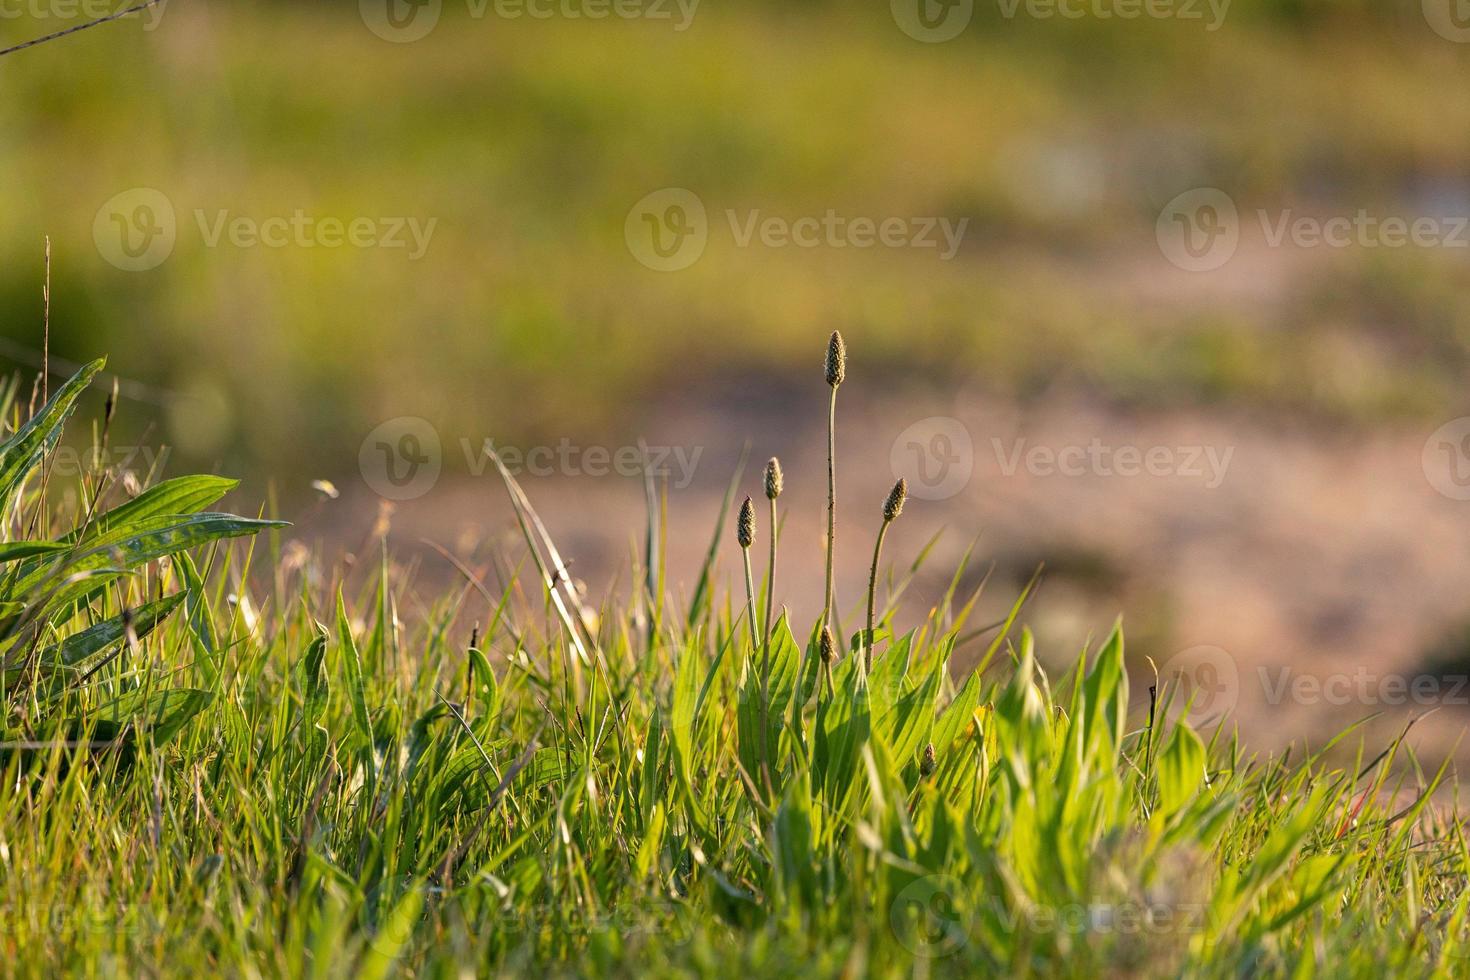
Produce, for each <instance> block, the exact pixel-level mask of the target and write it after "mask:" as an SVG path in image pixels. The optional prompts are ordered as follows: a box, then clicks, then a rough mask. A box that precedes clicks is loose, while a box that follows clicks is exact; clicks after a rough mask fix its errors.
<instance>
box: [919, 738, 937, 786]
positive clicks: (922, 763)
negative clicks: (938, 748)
mask: <svg viewBox="0 0 1470 980" xmlns="http://www.w3.org/2000/svg"><path fill="white" fill-rule="evenodd" d="M938 765H939V760H938V759H937V758H936V757H935V755H934V743H933V742H930V743H929V744H928V745H926V746H924V756H923V758H921V759H920V760H919V775H920V776H923V777H924V778H926V779H927V778H928V777H929V776H930V775H931V774H933V772H934V770H935V769H936V768H937V767H938Z"/></svg>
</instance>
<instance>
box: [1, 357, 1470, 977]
mask: <svg viewBox="0 0 1470 980" xmlns="http://www.w3.org/2000/svg"><path fill="white" fill-rule="evenodd" d="M96 367H97V365H93V366H91V367H89V368H87V369H86V370H85V371H84V372H83V373H82V374H81V375H79V376H78V378H77V379H75V380H74V381H73V382H71V383H69V384H68V385H67V386H66V387H64V388H63V389H61V390H60V391H58V392H57V393H56V395H55V398H54V399H53V400H52V402H51V403H50V405H49V406H48V407H47V408H46V409H44V410H42V411H40V412H38V413H37V414H36V417H35V419H36V420H35V421H34V422H33V423H27V424H26V425H23V426H18V427H17V426H14V425H13V426H12V428H14V429H16V431H14V432H13V433H12V434H11V435H10V437H9V440H8V441H7V442H5V443H4V444H3V446H0V505H3V508H4V514H5V518H6V532H7V533H6V541H7V542H9V543H7V544H4V545H0V590H3V592H0V616H3V620H0V625H3V636H4V643H5V647H4V651H5V652H4V653H3V654H0V679H3V688H0V705H3V708H4V712H3V715H0V777H3V781H0V909H3V910H4V916H3V918H0V955H3V956H4V963H5V966H4V968H3V969H4V972H7V973H9V972H11V971H14V972H16V973H19V974H22V975H35V976H54V975H58V974H59V973H60V972H61V971H62V970H75V971H81V972H85V973H90V974H111V973H122V974H135V975H158V974H163V973H170V974H174V973H178V974H190V973H192V974H195V975H213V974H215V973H220V972H222V973H223V974H225V975H245V976H276V975H312V976H344V977H345V976H365V977H375V976H382V975H386V974H391V973H394V972H400V971H402V972H410V971H411V972H413V973H417V974H423V975H431V976H458V975H463V973H462V971H478V972H487V973H505V974H514V975H524V974H526V973H527V972H535V973H551V974H572V973H577V974H612V975H620V974H621V975H627V974H634V973H637V974H639V975H642V974H643V973H645V972H652V973H654V974H656V975H674V974H679V975H686V974H710V975H746V976H765V975H787V974H796V973H800V974H803V975H836V974H839V973H846V974H847V975H861V974H863V973H864V972H867V971H871V972H872V973H873V974H874V975H882V976H897V975H910V974H917V975H928V974H950V973H957V974H958V973H967V974H970V975H974V974H975V973H977V972H979V973H981V974H986V973H1002V972H1004V973H1007V974H1016V975H1032V974H1035V975H1095V974H1099V973H1101V974H1110V975H1124V974H1127V973H1129V972H1132V971H1141V970H1146V971H1148V972H1150V973H1154V974H1160V975H1161V974H1165V973H1167V974H1184V975H1190V976H1216V975H1219V976H1225V975H1230V976H1236V975H1241V974H1244V973H1251V974H1254V973H1258V972H1264V973H1269V974H1292V975H1297V976H1313V975H1317V974H1321V975H1324V976H1341V975H1359V976H1375V977H1377V976H1384V975H1403V976H1414V977H1420V976H1425V975H1429V974H1431V973H1434V974H1437V975H1441V976H1454V975H1462V974H1463V970H1464V968H1465V957H1466V956H1467V955H1470V932H1467V928H1466V921H1465V920H1466V912H1467V902H1470V890H1467V887H1466V886H1467V877H1470V851H1467V848H1466V846H1465V839H1464V834H1463V828H1462V825H1461V821H1460V818H1459V817H1458V815H1457V814H1456V812H1455V810H1454V809H1453V800H1452V797H1453V788H1452V786H1450V785H1449V784H1448V781H1447V779H1446V775H1445V772H1444V771H1443V770H1441V771H1440V772H1437V773H1426V772H1424V771H1422V770H1421V769H1420V768H1419V766H1418V764H1417V761H1416V760H1415V759H1414V758H1413V757H1412V755H1411V754H1410V753H1409V752H1408V751H1407V750H1406V749H1404V748H1403V747H1402V746H1401V744H1399V743H1395V744H1394V745H1392V746H1389V747H1388V748H1387V750H1386V751H1385V752H1384V753H1383V754H1381V755H1378V756H1376V757H1373V758H1364V757H1362V755H1361V754H1360V756H1359V757H1358V758H1357V759H1356V760H1354V762H1353V765H1352V766H1351V768H1349V769H1346V770H1344V769H1341V768H1336V767H1334V766H1333V765H1332V764H1330V763H1329V762H1327V761H1326V760H1325V757H1324V756H1323V755H1320V754H1319V755H1313V756H1310V757H1306V758H1300V759H1296V760H1291V761H1288V760H1287V759H1269V760H1261V759H1256V758H1254V757H1251V756H1249V755H1248V754H1246V753H1245V751H1244V750H1243V749H1242V747H1241V746H1240V745H1239V744H1238V743H1237V742H1236V741H1234V740H1233V739H1231V738H1229V737H1227V736H1225V735H1223V734H1221V733H1218V732H1217V733H1214V734H1213V735H1207V736H1205V737H1203V738H1202V736H1201V735H1200V734H1197V733H1195V732H1194V731H1192V730H1191V729H1190V728H1188V727H1187V726H1185V725H1183V724H1177V723H1172V722H1169V721H1168V720H1167V719H1168V718H1170V717H1171V716H1174V715H1178V714H1179V712H1177V711H1174V710H1171V708H1174V707H1178V705H1177V704H1175V703H1173V699H1174V697H1175V693H1176V692H1174V691H1172V690H1170V689H1168V688H1165V689H1164V690H1162V691H1161V692H1159V697H1158V699H1157V701H1155V699H1153V698H1151V697H1149V695H1148V692H1146V691H1139V690H1137V689H1136V688H1135V689H1132V690H1130V683H1129V674H1128V669H1127V661H1126V659H1125V656H1124V647H1123V636H1122V633H1121V630H1115V631H1114V632H1112V633H1111V635H1109V636H1108V637H1107V639H1106V640H1105V641H1104V642H1103V643H1101V645H1100V646H1099V648H1098V649H1096V650H1095V651H1092V652H1091V654H1090V655H1087V654H1084V655H1083V656H1079V657H1078V659H1077V661H1076V665H1075V667H1074V668H1073V669H1072V670H1071V671H1069V672H1067V673H1066V674H1065V676H1061V677H1057V678H1054V679H1051V678H1047V677H1046V676H1045V675H1044V674H1043V673H1042V671H1041V670H1040V669H1039V668H1038V667H1037V664H1036V657H1035V651H1034V650H1033V643H1032V639H1031V636H1030V634H1029V633H1028V632H1027V631H1026V630H1025V629H1024V628H1020V627H1018V625H1017V624H1018V622H1019V619H1020V616H1021V614H1022V613H1023V610H1024V598H1025V596H1024V594H1023V596H1022V597H1021V598H1020V599H1018V600H1017V602H1016V603H1015V606H1014V609H1013V612H1012V616H1011V618H1010V619H1009V620H1008V621H1007V622H1006V623H1005V624H1004V625H1002V626H999V627H997V628H995V629H993V630H990V631H978V630H975V629H974V628H973V627H972V626H969V625H967V622H966V619H967V615H968V612H969V610H970V609H971V602H970V601H969V600H968V598H967V597H964V596H958V595H956V594H954V592H953V590H951V592H950V594H948V595H946V596H945V598H944V599H943V601H941V602H940V603H938V604H936V606H935V607H934V608H933V609H932V610H930V611H929V613H928V615H927V617H926V619H925V622H924V623H923V625H922V626H921V627H920V628H918V629H917V630H915V631H914V632H911V633H908V634H906V635H903V636H896V637H895V636H892V635H890V632H889V626H888V625H887V624H889V623H891V621H892V605H893V603H892V601H890V602H888V603H886V604H880V605H879V609H880V610H882V612H881V613H880V615H879V619H878V627H877V629H876V631H875V632H876V635H875V645H876V653H877V657H876V661H875V664H874V667H873V670H872V672H871V674H866V673H865V672H864V671H863V669H862V668H861V663H862V657H861V656H860V655H854V654H855V652H856V650H857V646H858V641H859V639H860V637H853V638H852V641H851V643H850V644H848V645H847V649H846V651H844V653H845V655H844V656H842V657H841V658H840V659H839V660H838V661H837V662H836V664H835V665H834V667H833V669H832V671H831V673H830V677H829V678H826V679H823V678H821V677H820V675H819V671H818V658H817V657H816V655H815V652H814V637H815V632H816V631H815V624H797V625H795V626H793V625H792V624H790V623H788V622H787V621H786V620H785V619H784V617H781V618H779V621H778V622H777V623H776V624H774V628H773V640H772V643H771V649H770V663H771V670H770V674H769V697H770V702H769V705H768V707H769V711H767V712H762V710H761V707H762V695H761V691H762V687H763V685H762V683H761V678H760V677H758V676H757V672H758V669H759V668H758V667H757V665H758V664H759V663H761V661H762V657H761V651H759V650H757V649H756V644H755V643H754V642H753V641H752V640H751V639H750V631H749V630H748V628H747V627H748V624H747V623H745V622H743V621H742V617H743V616H744V615H745V609H746V602H745V601H744V600H743V598H738V597H737V596H738V593H737V594H736V595H732V594H731V593H729V592H727V591H725V590H724V587H723V586H722V585H721V583H722V582H723V577H722V575H721V573H720V572H719V570H718V565H719V562H717V561H716V560H715V556H717V555H719V556H723V557H724V559H725V561H726V562H727V563H728V562H730V561H731V560H732V559H733V558H734V556H735V549H736V543H735V531H734V527H733V515H730V514H727V515H726V517H725V518H722V525H724V526H722V527H720V528H718V529H717V530H716V532H715V535H714V539H713V542H712V547H711V564H710V565H709V566H707V567H706V569H705V570H704V574H702V575H701V578H700V581H699V583H698V586H697V587H696V589H695V590H694V598H693V599H692V600H690V601H687V602H676V601H675V600H674V599H673V598H672V597H670V596H668V595H666V594H665V592H666V590H665V588H664V586H663V584H662V583H663V581H664V577H663V571H662V563H661V560H660V559H659V557H658V547H657V545H656V542H657V541H658V540H659V538H660V536H661V534H662V532H658V533H651V534H650V535H649V541H650V542H654V544H653V545H652V546H651V547H650V548H649V552H648V554H647V555H646V556H645V559H644V562H645V565H646V567H643V568H639V569H635V570H634V575H633V580H634V581H641V582H647V583H651V584H652V586H653V587H652V588H650V589H648V590H645V592H644V594H642V595H641V596H638V597H636V598H635V599H634V600H633V601H632V602H631V603H629V604H623V603H620V602H617V601H614V600H609V601H608V602H607V603H606V604H604V606H603V607H602V608H601V609H597V610H592V609H585V608H583V607H582V602H583V600H582V598H581V597H580V596H579V595H578V594H577V593H576V592H575V591H574V590H572V588H571V587H570V586H568V585H565V584H563V582H562V581H561V580H560V579H558V580H557V584H556V585H555V586H554V587H553V586H549V585H548V584H546V583H549V582H550V581H551V579H550V578H548V577H547V576H546V574H545V573H546V571H547V570H554V569H555V568H556V567H557V566H558V565H559V563H560V558H559V557H557V555H556V553H555V551H554V547H553V546H552V544H551V540H550V538H549V536H547V535H546V534H545V532H544V530H543V529H542V528H541V527H540V523H539V520H538V519H537V518H536V515H535V511H534V509H533V508H532V506H531V503H530V502H529V501H528V500H527V499H526V498H525V497H524V495H523V494H521V493H520V491H519V488H518V487H517V486H516V484H515V482H514V480H513V479H512V478H509V477H507V480H506V482H507V489H508V490H509V491H510V495H511V498H512V501H513V502H514V505H515V510H516V513H517V514H518V515H519V517H520V519H521V522H522V527H523V529H524V530H525V531H526V540H527V545H528V553H527V556H526V558H524V559H522V560H521V564H520V565H519V566H518V570H506V571H505V572H504V575H505V580H504V582H503V585H502V587H498V588H495V589H493V590H492V589H490V588H489V587H488V586H485V585H484V583H479V584H478V585H476V584H472V583H470V584H467V585H466V587H465V588H464V589H463V590H460V591H457V592H454V593H450V594H445V595H442V596H438V597H436V598H434V599H432V600H430V601H424V600H422V598H421V597H418V596H416V595H415V594H414V592H413V590H412V588H411V583H407V582H405V581H404V579H403V577H402V575H401V572H400V570H399V569H397V567H396V566H395V565H394V564H393V563H392V561H391V556H389V555H387V554H386V553H384V554H383V556H382V559H381V561H379V560H370V561H366V562H359V563H358V564H357V565H356V566H337V567H335V568H334V567H331V566H328V567H322V566H321V565H320V563H319V562H318V561H317V560H316V559H315V558H313V557H310V556H306V555H304V554H303V553H301V552H300V551H299V550H293V549H290V548H286V549H284V550H282V549H280V548H279V545H280V542H279V541H278V540H277V536H278V535H281V534H282V533H284V532H282V530H281V528H280V526H279V525H278V524H275V523H272V522H257V521H251V520H247V519H243V518H235V517H229V516H227V515H217V514H214V515H211V514H200V513H199V511H200V510H201V509H202V508H204V507H206V506H209V505H210V504H211V503H212V502H213V501H214V500H215V499H217V498H218V497H219V496H220V495H221V494H222V493H223V492H224V491H225V490H227V489H229V486H230V484H229V481H224V480H220V479H217V478H211V477H196V478H189V477H184V478H177V479H174V480H170V481H165V482H162V483H159V484H156V485H155V486H153V487H151V488H149V489H147V490H143V491H142V492H141V493H139V494H138V495H136V496H132V497H131V499H129V497H130V494H129V493H128V492H126V491H124V490H122V489H120V488H117V487H115V486H114V485H113V484H112V482H111V481H110V480H109V479H108V475H107V474H106V473H98V474H97V475H96V477H95V478H88V479H84V480H83V481H82V482H81V485H80V486H79V487H72V488H71V490H72V491H73V495H72V500H73V503H72V504H71V505H70V507H68V506H67V505H65V504H57V505H50V506H48V505H47V504H46V500H47V499H48V497H47V495H46V494H47V493H49V494H51V495H52V496H60V494H58V493H57V491H58V489H59V488H58V487H55V486H51V487H50V488H49V490H47V489H46V488H45V486H44V485H45V484H46V483H47V482H48V479H47V477H46V464H45V459H46V455H47V452H48V451H49V449H50V448H51V447H54V446H55V444H56V439H57V438H58V436H59V431H60V425H61V423H62V422H63V421H64V420H65V417H66V416H67V414H68V413H69V411H70V409H71V408H72V406H73V405H74V403H75V399H76V397H77V395H78V394H79V393H80V391H81V389H82V388H83V387H84V386H85V384H86V382H87V380H88V378H89V377H90V374H91V373H92V372H94V371H95V370H96ZM17 390H18V389H17V388H16V387H15V386H12V387H11V388H10V389H9V397H10V402H9V403H10V404H11V406H12V407H11V409H10V410H9V411H7V412H6V416H7V417H9V418H11V419H12V420H15V421H17V422H18V421H19V419H21V418H23V417H24V416H25V413H24V412H23V411H22V409H21V407H20V402H19V400H17V399H16V398H15V395H16V392H17ZM94 431H96V432H97V433H98V435H97V438H98V439H99V440H101V441H103V442H105V440H106V432H107V423H106V422H105V421H102V422H99V423H98V425H97V428H96V430H94ZM732 489H733V487H732ZM869 503H870V504H872V506H868V507H859V508H849V512H851V510H852V509H858V510H864V511H867V512H871V513H873V514H874V516H875V517H876V516H877V515H878V514H879V511H880V508H879V507H878V503H879V502H869ZM652 511H653V512H654V513H657V511H658V508H657V506H654V507H653V508H652ZM844 527H846V528H847V530H846V531H845V532H844V533H845V534H846V535H847V539H848V540H852V539H853V538H854V536H859V537H860V536H864V535H867V534H869V533H871V532H872V531H875V530H876V527H873V528H861V527H857V526H854V525H852V524H851V523H844ZM902 527H903V525H902V522H901V519H900V520H899V521H898V522H895V524H894V526H893V528H892V529H891V533H893V534H901V533H902ZM261 531H264V532H266V533H267V535H268V537H264V538H257V539H256V541H255V543H254V544H251V543H249V542H239V541H237V542H234V543H230V542H229V541H228V540H227V539H228V538H231V537H236V536H239V535H247V534H252V533H256V532H261ZM756 533H757V535H758V534H759V533H761V529H760V528H757V531H756ZM266 541H268V542H269V558H266V557H264V556H263V555H262V554H261V552H262V550H263V549H261V548H260V547H259V545H260V544H262V543H264V542H266ZM783 545H784V546H785V547H787V548H791V547H802V546H806V545H807V543H806V542H800V541H796V542H793V541H789V540H788V541H784V542H783ZM759 550H760V549H759V548H757V549H756V552H757V553H759ZM252 556H253V557H252ZM501 567H502V568H503V569H509V566H505V565H502V566H501ZM957 578H958V577H957ZM476 581H478V580H476ZM901 586H902V582H899V583H897V584H895V585H894V586H893V587H892V588H891V589H890V590H889V592H890V593H891V595H890V598H892V596H893V595H896V594H898V593H901V592H902V588H901ZM227 593H228V594H227ZM252 596H254V598H252ZM839 598H841V599H842V600H843V601H842V603H841V608H842V610H843V611H844V613H847V612H849V611H851V612H852V613H853V615H851V616H850V617H849V618H850V619H851V620H852V621H854V622H855V621H857V620H856V614H855V611H856V609H857V608H858V602H857V599H858V597H855V596H846V597H839ZM754 605H755V606H756V608H761V607H762V603H761V602H760V601H759V597H758V598H757V601H756V602H755V604H754ZM778 608H779V607H778ZM481 617H483V619H482V620H481V621H482V623H483V628H478V627H476V628H474V630H473V635H474V636H475V637H476V639H475V641H474V642H473V643H471V642H468V640H469V636H470V634H471V627H470V625H469V624H470V623H471V622H472V621H473V620H476V619H481ZM778 617H779V613H778ZM977 643H979V644H982V645H983V652H981V653H980V655H979V662H978V664H976V665H975V666H974V667H973V669H970V670H967V671H957V670H955V669H954V664H953V661H956V660H959V659H961V658H964V659H966V660H969V661H972V662H973V661H974V659H975V649H974V648H975V645H976V644H977ZM763 716H764V717H767V718H769V727H768V728H767V729H766V731H765V733H764V735H765V737H764V739H763V738H762V732H761V724H762V721H761V719H762V717H763ZM763 745H764V748H763ZM929 746H932V749H933V752H932V756H933V760H934V761H933V765H932V766H930V765H927V764H925V755H926V754H927V753H926V748H927V747H929ZM763 752H766V753H769V757H768V758H763ZM767 769H768V771H769V773H770V788H769V790H768V789H767V787H766V785H765V779H764V778H763V773H764V772H765V771H767Z"/></svg>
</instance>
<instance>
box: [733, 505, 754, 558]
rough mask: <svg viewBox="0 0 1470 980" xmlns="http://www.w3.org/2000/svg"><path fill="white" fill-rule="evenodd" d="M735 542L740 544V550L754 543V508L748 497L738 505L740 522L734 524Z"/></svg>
mask: <svg viewBox="0 0 1470 980" xmlns="http://www.w3.org/2000/svg"><path fill="white" fill-rule="evenodd" d="M735 540H737V541H739V542H740V547H742V548H749V547H750V546H751V545H752V544H754V543H755V506H754V505H753V504H752V503H751V502H750V498H749V497H746V498H745V503H743V504H741V505H740V520H739V521H737V522H736V524H735Z"/></svg>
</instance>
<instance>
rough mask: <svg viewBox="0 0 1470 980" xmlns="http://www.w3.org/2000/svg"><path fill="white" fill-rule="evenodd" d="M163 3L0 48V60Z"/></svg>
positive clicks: (155, 0)
mask: <svg viewBox="0 0 1470 980" xmlns="http://www.w3.org/2000/svg"><path fill="white" fill-rule="evenodd" d="M164 2H166V0H148V2H147V3H140V4H138V5H137V6H136V7H129V8H128V9H127V10H119V11H118V12H117V13H113V14H108V15H107V16H106V17H99V18H97V19H96V20H91V21H88V22H87V23H85V24H77V25H76V26H75V27H68V28H67V29H66V30H64V31H57V32H56V33H55V34H47V35H46V36H45V37H38V38H35V39H33V40H30V41H26V42H25V43H24V44H17V45H15V46H13V47H9V48H0V58H3V57H5V56H6V55H7V54H15V52H17V51H24V50H25V49H26V48H33V47H35V46H36V45H38V44H45V43H46V42H47V41H55V40H56V39H57V38H62V37H66V36H67V35H68V34H75V33H77V32H78V31H85V30H86V29H87V28H89V27H96V26H97V25H98V24H106V23H107V22H108V21H113V20H122V19H123V18H124V17H126V16H128V15H129V14H136V13H139V12H141V11H144V10H147V9H148V8H149V7H156V6H158V5H159V4H160V3H164Z"/></svg>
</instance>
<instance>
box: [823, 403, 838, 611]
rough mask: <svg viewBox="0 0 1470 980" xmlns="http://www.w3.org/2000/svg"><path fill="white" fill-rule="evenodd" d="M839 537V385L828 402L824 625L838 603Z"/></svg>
mask: <svg viewBox="0 0 1470 980" xmlns="http://www.w3.org/2000/svg"><path fill="white" fill-rule="evenodd" d="M836 537H837V386H836V385H833V386H832V399H831V401H830V402H828V404H827V591H826V605H825V606H824V607H823V609H822V623H823V625H830V623H831V621H832V608H833V606H835V605H836V601H835V598H834V596H833V586H832V552H833V551H834V550H835V548H836V544H837V542H836V540H835V539H836Z"/></svg>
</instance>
